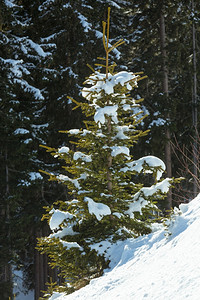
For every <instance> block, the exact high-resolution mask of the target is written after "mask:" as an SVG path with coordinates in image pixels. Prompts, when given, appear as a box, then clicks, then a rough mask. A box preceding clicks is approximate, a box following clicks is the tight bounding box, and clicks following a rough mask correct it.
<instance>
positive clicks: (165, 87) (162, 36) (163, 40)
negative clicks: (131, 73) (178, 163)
mask: <svg viewBox="0 0 200 300" xmlns="http://www.w3.org/2000/svg"><path fill="white" fill-rule="evenodd" d="M160 45H161V55H162V72H163V94H164V95H165V97H166V98H168V96H169V80H168V67H167V52H166V32H165V19H164V14H163V12H162V11H161V14H160ZM167 119H168V121H169V119H170V115H169V113H168V114H167ZM166 138H167V141H166V145H165V162H166V172H167V177H172V167H171V134H170V129H169V127H167V128H166ZM171 207H172V192H171V190H170V191H169V193H168V196H167V205H166V209H167V210H169V209H171Z"/></svg>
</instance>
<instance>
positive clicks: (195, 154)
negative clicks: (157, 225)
mask: <svg viewBox="0 0 200 300" xmlns="http://www.w3.org/2000/svg"><path fill="white" fill-rule="evenodd" d="M192 11H193V13H194V0H192ZM192 46H193V95H192V122H193V128H194V142H193V164H194V168H193V173H194V182H193V193H194V196H196V195H197V193H198V188H197V187H198V184H197V178H198V149H197V148H198V129H197V59H196V29H195V21H194V19H193V23H192Z"/></svg>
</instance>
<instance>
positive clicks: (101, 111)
mask: <svg viewBox="0 0 200 300" xmlns="http://www.w3.org/2000/svg"><path fill="white" fill-rule="evenodd" d="M117 109H118V106H117V105H110V106H105V107H102V108H101V107H99V108H97V109H96V113H95V115H94V121H95V122H96V123H98V122H100V123H101V124H105V122H106V117H105V115H107V116H110V117H111V118H112V121H113V122H114V123H115V124H116V123H118V119H117Z"/></svg>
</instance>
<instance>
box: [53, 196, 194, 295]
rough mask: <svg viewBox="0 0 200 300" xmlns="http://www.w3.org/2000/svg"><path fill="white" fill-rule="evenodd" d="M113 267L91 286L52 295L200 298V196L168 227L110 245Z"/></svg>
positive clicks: (184, 205) (179, 213)
mask: <svg viewBox="0 0 200 300" xmlns="http://www.w3.org/2000/svg"><path fill="white" fill-rule="evenodd" d="M109 254H110V256H111V269H110V270H108V271H107V272H105V274H104V275H103V276H102V277H100V278H97V279H94V280H92V281H91V282H90V284H89V285H87V286H86V287H84V288H82V289H80V290H78V291H76V292H74V293H73V294H70V295H68V296H65V295H64V294H59V293H55V294H54V295H53V296H52V297H51V300H55V299H56V300H77V299H78V300H84V299H85V300H86V299H87V300H114V299H115V300H116V299H118V300H129V299H130V300H185V299H187V300H199V299H200V195H199V196H197V197H196V198H195V199H194V200H193V201H191V202H190V203H189V204H181V205H180V210H176V215H175V217H174V218H173V220H172V221H171V222H170V224H169V228H168V231H166V229H165V228H164V226H162V225H156V226H155V230H154V232H153V233H151V234H149V235H146V236H142V237H139V238H137V239H129V240H126V241H123V242H120V243H118V244H117V245H115V246H114V247H113V248H112V249H110V253H109Z"/></svg>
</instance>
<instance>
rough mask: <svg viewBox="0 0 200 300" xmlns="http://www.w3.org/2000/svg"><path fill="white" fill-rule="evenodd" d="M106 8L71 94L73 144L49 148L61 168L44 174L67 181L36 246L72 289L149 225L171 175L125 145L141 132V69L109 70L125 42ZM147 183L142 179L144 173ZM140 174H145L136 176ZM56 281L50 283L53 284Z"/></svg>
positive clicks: (157, 161)
mask: <svg viewBox="0 0 200 300" xmlns="http://www.w3.org/2000/svg"><path fill="white" fill-rule="evenodd" d="M109 25H110V10H109V9H108V19H107V23H106V22H103V45H104V49H105V58H103V57H100V58H98V59H100V61H101V63H99V64H97V65H96V66H97V68H98V69H97V70H94V69H93V68H92V67H90V68H91V69H92V74H91V75H90V76H89V77H88V78H87V79H86V81H85V87H84V88H83V89H82V96H83V98H84V101H83V102H78V101H76V100H74V99H73V98H70V99H71V100H72V102H74V103H75V104H76V106H75V107H74V109H76V108H79V107H80V108H81V110H82V112H83V114H84V115H85V117H86V120H85V121H84V126H83V128H82V129H72V130H68V131H63V132H64V133H67V134H68V135H69V136H70V137H71V140H72V141H71V145H72V146H71V147H66V146H63V147H61V148H59V149H54V148H50V147H46V146H44V147H45V148H46V149H47V151H48V152H51V154H52V155H53V156H54V157H55V158H58V159H61V160H63V161H64V162H65V165H64V166H63V169H64V171H63V173H62V174H58V175H57V174H49V173H48V172H45V171H43V172H44V173H47V174H48V175H49V176H50V180H56V181H58V182H59V183H61V184H64V185H66V187H67V190H68V193H69V200H68V201H62V200H60V201H57V202H55V203H54V205H53V206H51V207H47V213H46V214H45V215H44V219H45V218H46V219H48V222H49V226H50V228H51V230H52V233H51V234H50V235H49V236H48V237H45V238H41V239H40V240H39V243H38V247H39V249H40V250H41V252H42V253H47V254H48V256H49V258H50V260H51V261H50V265H51V266H52V267H58V268H60V270H61V275H62V277H64V279H65V283H64V286H65V287H64V289H65V290H66V291H67V292H72V291H73V290H74V289H77V288H79V287H80V286H83V285H85V284H86V283H88V282H89V280H90V279H91V278H94V277H96V276H99V275H101V274H102V272H103V270H104V269H105V268H107V267H108V266H109V261H106V260H105V257H104V254H105V252H106V249H107V248H109V246H110V244H112V243H115V242H116V241H117V240H119V239H125V238H128V237H137V236H139V235H141V234H146V233H149V232H151V224H152V222H154V221H155V217H154V215H155V212H156V211H158V208H157V206H156V201H158V200H162V199H163V198H164V197H165V196H166V193H167V192H168V190H169V187H170V186H171V183H172V182H173V180H172V179H170V178H165V179H162V178H161V177H162V174H163V172H164V170H165V165H164V163H163V161H162V160H160V159H159V158H157V157H154V156H145V157H142V158H140V159H134V157H133V156H132V155H131V154H130V148H132V147H133V146H134V144H135V143H137V141H138V139H139V138H141V137H143V136H145V135H146V134H147V132H143V131H141V130H138V129H137V125H138V124H139V123H141V122H142V120H143V116H142V111H141V108H140V102H141V101H142V99H137V100H135V99H133V95H132V93H133V91H134V90H135V89H136V88H137V87H138V82H139V81H140V80H141V79H143V78H144V77H145V76H143V77H141V76H142V75H141V73H132V72H128V71H121V72H115V66H116V65H115V63H110V61H109V55H110V52H111V51H112V50H114V49H116V48H117V47H118V46H120V45H121V44H123V40H119V41H118V42H116V43H115V44H114V45H111V44H110V43H109ZM149 174H151V175H152V180H151V182H152V184H151V185H148V186H145V184H144V182H145V177H147V176H149ZM142 178H143V179H142ZM55 289H56V287H55Z"/></svg>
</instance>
